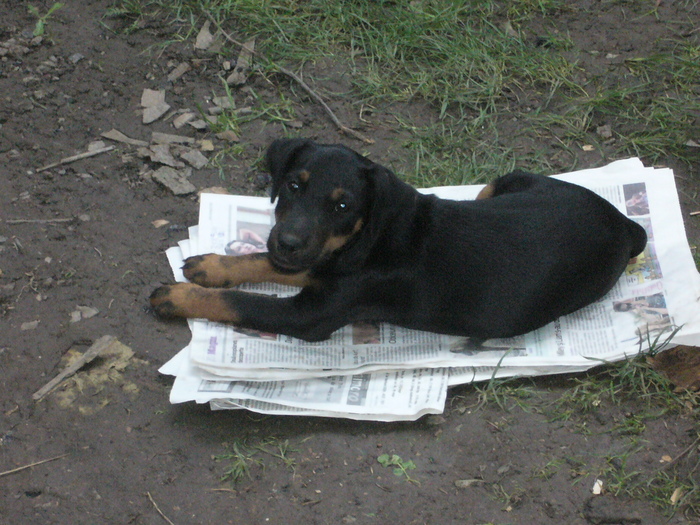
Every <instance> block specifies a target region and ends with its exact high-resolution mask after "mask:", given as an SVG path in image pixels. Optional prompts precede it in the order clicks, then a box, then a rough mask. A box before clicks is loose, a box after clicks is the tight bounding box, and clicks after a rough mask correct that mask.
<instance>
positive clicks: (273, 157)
mask: <svg viewBox="0 0 700 525" xmlns="http://www.w3.org/2000/svg"><path fill="white" fill-rule="evenodd" d="M312 146H313V142H312V141H310V140H308V139H277V140H275V141H274V142H273V143H272V144H270V147H269V148H268V149H267V154H266V162H267V169H268V171H269V172H270V176H271V177H272V191H271V192H270V200H271V201H273V202H274V200H275V199H276V198H277V194H278V193H279V191H280V187H281V186H282V179H283V178H284V174H285V173H286V172H287V171H289V167H290V166H291V164H292V162H294V159H296V158H297V156H298V155H299V154H300V153H301V151H302V150H304V149H306V148H308V147H312Z"/></svg>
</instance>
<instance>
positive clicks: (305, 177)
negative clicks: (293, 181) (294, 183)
mask: <svg viewBox="0 0 700 525" xmlns="http://www.w3.org/2000/svg"><path fill="white" fill-rule="evenodd" d="M310 177H311V172H310V171H307V170H301V171H300V172H299V180H300V181H301V182H303V183H304V184H306V183H307V182H309V178H310Z"/></svg>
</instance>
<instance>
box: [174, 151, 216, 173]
mask: <svg viewBox="0 0 700 525" xmlns="http://www.w3.org/2000/svg"><path fill="white" fill-rule="evenodd" d="M180 158H182V159H184V160H185V162H187V163H188V164H189V165H190V166H192V167H193V168H194V169H197V170H199V169H202V168H203V167H204V166H206V165H207V164H209V159H208V158H206V157H205V156H204V154H203V153H202V152H201V151H199V150H196V149H188V150H186V151H184V152H182V153H180Z"/></svg>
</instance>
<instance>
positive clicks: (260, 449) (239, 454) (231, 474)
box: [214, 438, 296, 483]
mask: <svg viewBox="0 0 700 525" xmlns="http://www.w3.org/2000/svg"><path fill="white" fill-rule="evenodd" d="M227 447H228V448H229V449H230V450H229V451H228V452H226V453H224V454H219V455H217V456H214V459H215V460H216V461H225V462H227V463H228V466H227V467H226V469H225V470H224V473H223V474H222V475H221V481H231V482H233V483H237V482H239V481H242V480H243V479H244V478H248V479H252V475H251V469H252V468H258V469H264V468H265V466H266V463H265V460H264V458H263V457H261V456H269V457H272V458H274V459H276V460H277V461H279V462H280V463H282V465H283V466H284V467H285V468H287V469H289V470H290V471H291V472H292V473H294V472H295V470H296V460H295V459H294V458H293V457H292V456H291V455H290V454H291V453H292V452H296V451H295V450H293V449H292V448H291V447H290V445H289V441H288V440H284V441H280V440H278V439H276V438H269V439H266V440H263V441H261V442H259V443H257V444H255V445H249V444H247V443H243V442H238V441H234V442H233V443H232V444H231V445H229V446H227Z"/></svg>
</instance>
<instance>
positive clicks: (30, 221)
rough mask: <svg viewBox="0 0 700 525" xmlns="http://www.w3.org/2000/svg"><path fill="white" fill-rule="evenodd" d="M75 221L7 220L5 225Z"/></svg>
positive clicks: (68, 220)
mask: <svg viewBox="0 0 700 525" xmlns="http://www.w3.org/2000/svg"><path fill="white" fill-rule="evenodd" d="M72 220H74V219H6V220H5V224H51V223H52V222H71V221H72Z"/></svg>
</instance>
